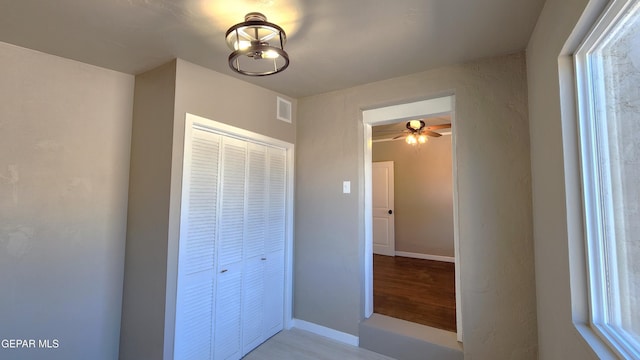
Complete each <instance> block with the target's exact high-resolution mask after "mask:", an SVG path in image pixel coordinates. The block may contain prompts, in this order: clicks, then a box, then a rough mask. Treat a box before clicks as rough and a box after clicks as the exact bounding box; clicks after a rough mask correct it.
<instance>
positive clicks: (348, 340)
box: [293, 319, 360, 346]
mask: <svg viewBox="0 0 640 360" xmlns="http://www.w3.org/2000/svg"><path fill="white" fill-rule="evenodd" d="M293 327H294V328H297V329H300V330H305V331H308V332H311V333H314V334H316V335H320V336H324V337H326V338H329V339H332V340H335V341H339V342H341V343H345V344H347V345H353V346H358V344H359V343H360V339H359V338H358V337H357V336H355V335H351V334H347V333H345V332H342V331H338V330H334V329H331V328H328V327H325V326H322V325H318V324H314V323H312V322H308V321H304V320H300V319H293Z"/></svg>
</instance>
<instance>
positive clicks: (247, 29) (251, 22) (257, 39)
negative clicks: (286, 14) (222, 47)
mask: <svg viewBox="0 0 640 360" xmlns="http://www.w3.org/2000/svg"><path fill="white" fill-rule="evenodd" d="M244 19H245V21H244V22H242V23H239V24H236V25H234V26H232V27H231V28H230V29H229V30H227V33H226V35H225V37H226V41H227V45H228V46H229V48H230V49H231V50H232V53H231V54H230V55H229V67H231V69H232V70H233V71H235V72H238V73H240V74H244V75H249V76H265V75H271V74H275V73H279V72H281V71H283V70H284V69H286V68H287V67H288V66H289V55H288V54H287V52H286V51H284V44H285V43H286V42H287V35H286V34H285V32H284V30H283V29H282V28H281V27H279V26H278V25H276V24H272V23H270V22H267V17H266V16H264V15H263V14H261V13H257V12H252V13H248V14H247V15H246V16H245V18H244Z"/></svg>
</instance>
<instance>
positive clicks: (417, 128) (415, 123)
mask: <svg viewBox="0 0 640 360" xmlns="http://www.w3.org/2000/svg"><path fill="white" fill-rule="evenodd" d="M406 128H407V130H403V131H402V132H403V134H400V135H398V136H396V137H394V138H393V139H394V140H395V139H399V138H402V137H406V138H405V141H406V142H407V143H408V144H410V145H415V144H417V143H420V144H424V143H426V142H427V139H428V138H427V136H431V137H440V136H442V134H440V133H437V132H435V131H434V130H440V129H448V128H451V124H440V125H429V126H426V124H425V122H424V121H422V120H411V121H408V122H407V125H406Z"/></svg>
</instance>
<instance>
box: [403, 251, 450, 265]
mask: <svg viewBox="0 0 640 360" xmlns="http://www.w3.org/2000/svg"><path fill="white" fill-rule="evenodd" d="M396 256H404V257H410V258H415V259H425V260H435V261H444V262H450V263H452V262H456V259H455V258H454V257H453V256H441V255H428V254H420V253H412V252H406V251H396Z"/></svg>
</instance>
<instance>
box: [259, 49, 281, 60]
mask: <svg viewBox="0 0 640 360" xmlns="http://www.w3.org/2000/svg"><path fill="white" fill-rule="evenodd" d="M262 57H263V58H265V59H277V58H278V57H280V54H278V52H277V51H274V50H269V51H265V52H264V53H263V54H262Z"/></svg>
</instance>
